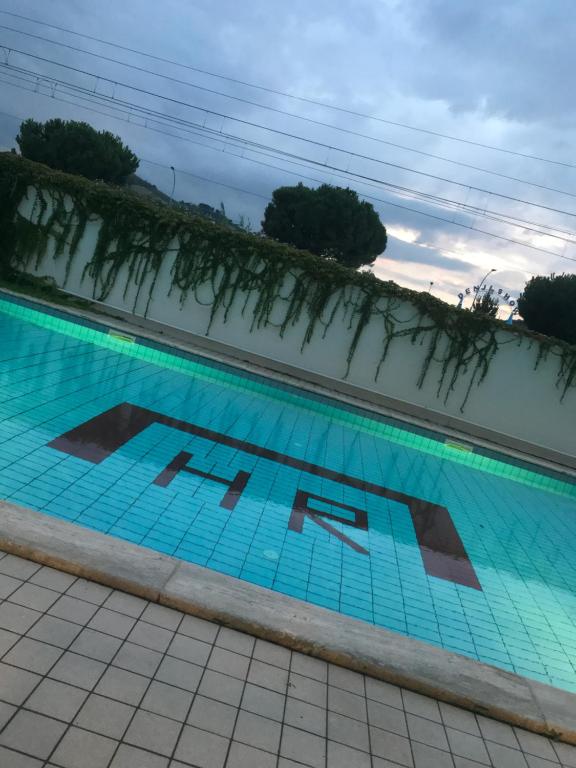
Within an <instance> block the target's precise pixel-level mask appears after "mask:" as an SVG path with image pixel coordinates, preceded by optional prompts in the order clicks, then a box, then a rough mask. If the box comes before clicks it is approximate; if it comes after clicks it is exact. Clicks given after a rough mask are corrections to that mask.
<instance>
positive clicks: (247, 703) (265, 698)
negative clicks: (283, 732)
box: [241, 683, 286, 721]
mask: <svg viewBox="0 0 576 768" xmlns="http://www.w3.org/2000/svg"><path fill="white" fill-rule="evenodd" d="M285 706H286V696H284V695H283V694H281V693H276V691H271V690H270V689H269V688H260V686H258V685H252V683H246V687H245V688H244V693H243V695H242V703H241V707H242V709H246V710H247V711H248V712H254V713H255V714H256V715H263V716H264V717H269V718H270V719H271V720H278V721H282V719H283V717H284V708H285Z"/></svg>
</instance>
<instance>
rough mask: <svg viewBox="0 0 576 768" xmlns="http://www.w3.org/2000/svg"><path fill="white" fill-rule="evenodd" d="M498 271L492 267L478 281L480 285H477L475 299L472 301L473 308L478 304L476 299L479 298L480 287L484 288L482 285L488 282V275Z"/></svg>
mask: <svg viewBox="0 0 576 768" xmlns="http://www.w3.org/2000/svg"><path fill="white" fill-rule="evenodd" d="M496 271H497V270H495V269H491V270H490V271H489V272H486V275H485V276H484V277H483V278H482V280H481V281H480V282H479V283H478V285H477V287H476V291H475V292H474V301H473V302H472V307H471V308H472V309H474V307H475V306H476V301H477V300H478V293H479V292H480V289H481V288H482V286H483V285H484V283H485V282H486V279H487V278H488V275H491V274H492V272H496Z"/></svg>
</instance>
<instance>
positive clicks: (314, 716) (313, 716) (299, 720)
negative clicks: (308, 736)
mask: <svg viewBox="0 0 576 768" xmlns="http://www.w3.org/2000/svg"><path fill="white" fill-rule="evenodd" d="M326 720H327V718H326V710H325V709H324V707H316V706H314V704H308V703H307V702H306V701H300V699H293V698H292V697H290V696H289V697H288V699H287V700H286V711H285V714H284V722H285V723H287V724H288V725H292V726H293V727H294V728H300V729H301V730H303V731H310V733H315V734H316V735H317V736H326V727H327V724H326Z"/></svg>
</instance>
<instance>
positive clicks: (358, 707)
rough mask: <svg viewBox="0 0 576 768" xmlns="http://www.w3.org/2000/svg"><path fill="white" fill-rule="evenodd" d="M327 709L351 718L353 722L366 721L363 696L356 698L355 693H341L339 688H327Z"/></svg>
mask: <svg viewBox="0 0 576 768" xmlns="http://www.w3.org/2000/svg"><path fill="white" fill-rule="evenodd" d="M328 709H329V710H330V711H331V712H338V714H340V715H345V716H346V717H353V718H354V719H355V720H362V721H363V722H366V721H367V719H368V712H367V709H366V699H365V698H364V697H363V696H356V694H355V693H348V691H343V690H342V689H341V688H333V687H332V686H328Z"/></svg>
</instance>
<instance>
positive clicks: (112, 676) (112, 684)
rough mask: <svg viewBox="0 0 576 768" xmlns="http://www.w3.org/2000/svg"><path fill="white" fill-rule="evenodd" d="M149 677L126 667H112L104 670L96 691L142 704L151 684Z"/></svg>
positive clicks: (127, 702)
mask: <svg viewBox="0 0 576 768" xmlns="http://www.w3.org/2000/svg"><path fill="white" fill-rule="evenodd" d="M149 682H150V681H149V680H148V678H147V677H142V675H136V674H135V673H134V672H128V671H127V670H125V669H118V668H115V667H114V668H113V667H110V668H109V669H107V670H106V672H104V674H103V675H102V678H101V679H100V681H99V683H98V685H97V686H96V688H95V689H94V693H98V694H100V695H102V696H108V697H109V698H111V699H115V700H116V701H121V702H123V703H124V704H133V705H134V706H138V704H140V702H141V700H142V698H143V696H144V693H145V692H146V689H147V687H148V684H149Z"/></svg>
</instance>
